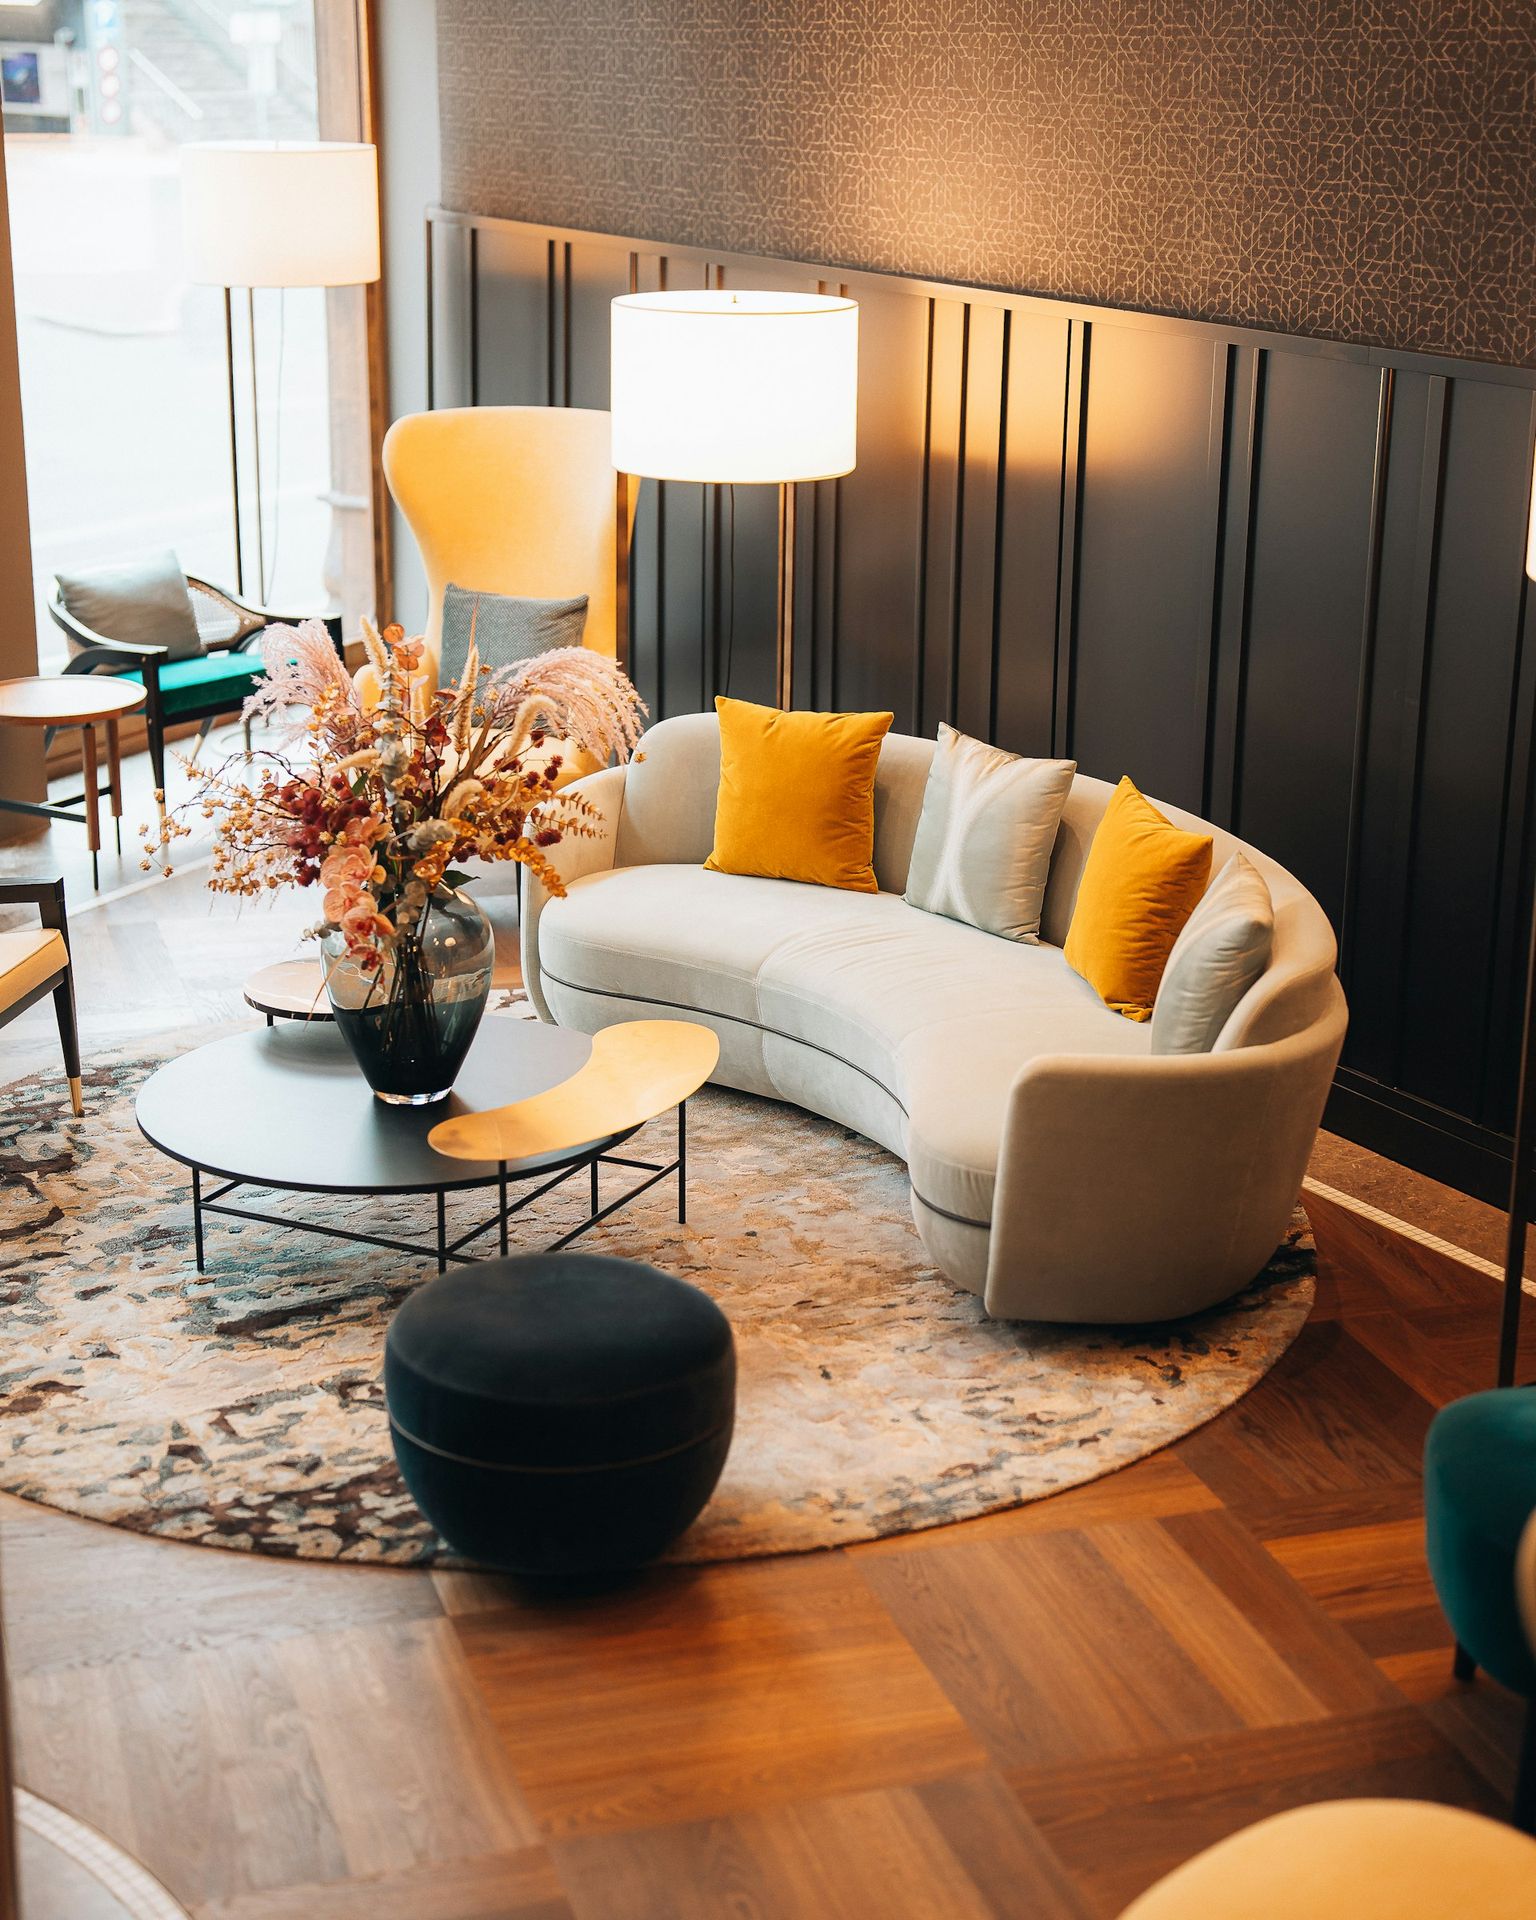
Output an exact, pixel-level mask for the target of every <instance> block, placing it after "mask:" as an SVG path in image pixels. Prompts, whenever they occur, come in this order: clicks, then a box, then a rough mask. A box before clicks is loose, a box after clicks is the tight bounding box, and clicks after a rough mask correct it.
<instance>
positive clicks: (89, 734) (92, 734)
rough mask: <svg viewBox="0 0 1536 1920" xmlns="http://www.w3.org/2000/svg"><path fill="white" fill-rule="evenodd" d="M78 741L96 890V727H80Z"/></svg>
mask: <svg viewBox="0 0 1536 1920" xmlns="http://www.w3.org/2000/svg"><path fill="white" fill-rule="evenodd" d="M80 742H81V746H82V748H83V757H84V761H85V839H86V845H87V846H88V847H89V848H90V850H91V885H92V886H93V887H95V888H96V889H97V890H98V891H100V888H101V857H100V856H101V813H100V809H99V805H98V802H99V801H100V798H101V795H100V793H99V792H98V788H99V786H100V784H101V773H100V771H99V769H98V767H97V765H96V729H95V727H94V726H93V725H87V726H83V727H82V728H81V729H80Z"/></svg>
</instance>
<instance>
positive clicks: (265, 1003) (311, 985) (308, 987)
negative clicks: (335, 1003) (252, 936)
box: [240, 960, 335, 1027]
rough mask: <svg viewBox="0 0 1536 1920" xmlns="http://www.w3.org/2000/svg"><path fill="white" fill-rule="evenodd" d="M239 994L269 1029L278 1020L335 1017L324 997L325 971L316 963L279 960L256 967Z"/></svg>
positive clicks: (320, 963)
mask: <svg viewBox="0 0 1536 1920" xmlns="http://www.w3.org/2000/svg"><path fill="white" fill-rule="evenodd" d="M240 991H241V993H242V994H243V995H244V998H245V1003H246V1005H247V1006H248V1007H254V1008H255V1009H256V1011H257V1012H258V1013H264V1014H265V1015H266V1016H267V1025H268V1026H269V1027H270V1026H271V1025H273V1023H274V1022H275V1021H278V1020H330V1019H333V1018H334V1017H335V1016H334V1015H333V1014H332V1012H331V1003H330V1001H329V999H327V997H326V992H325V967H324V965H323V963H322V962H321V961H319V960H279V961H276V962H275V963H274V964H273V965H272V966H269V967H258V968H257V969H256V971H255V972H254V973H253V974H252V975H251V976H250V977H249V979H247V981H246V982H245V985H244V986H243V987H242V988H241V989H240Z"/></svg>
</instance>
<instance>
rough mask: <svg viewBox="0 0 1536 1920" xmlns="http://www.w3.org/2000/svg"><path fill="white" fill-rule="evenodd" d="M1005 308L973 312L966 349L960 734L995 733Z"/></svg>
mask: <svg viewBox="0 0 1536 1920" xmlns="http://www.w3.org/2000/svg"><path fill="white" fill-rule="evenodd" d="M1007 318H1008V316H1007V314H1006V313H1005V312H1004V311H1003V309H1002V308H1001V307H984V306H973V307H972V308H971V309H970V326H969V329H968V334H967V340H966V352H965V437H964V441H963V443H962V446H961V450H960V458H961V475H962V486H961V492H960V510H961V519H960V529H959V556H958V559H959V565H958V572H957V578H956V618H955V634H954V645H953V648H952V650H951V655H950V660H951V677H952V691H951V696H950V699H949V701H948V703H947V704H948V707H949V712H950V717H951V718H952V720H953V723H954V725H955V726H957V727H959V728H960V730H961V732H962V733H969V734H973V735H975V736H977V737H978V738H980V739H983V740H990V739H991V738H992V737H993V712H992V662H993V659H994V656H995V651H996V647H995V633H994V619H995V616H996V612H997V536H998V485H999V480H1000V476H1001V472H1002V455H1003V438H1002V436H1003V418H1004V415H1003V398H1004V396H1003V339H1004V335H1005V333H1006V331H1007V325H1006V323H1007Z"/></svg>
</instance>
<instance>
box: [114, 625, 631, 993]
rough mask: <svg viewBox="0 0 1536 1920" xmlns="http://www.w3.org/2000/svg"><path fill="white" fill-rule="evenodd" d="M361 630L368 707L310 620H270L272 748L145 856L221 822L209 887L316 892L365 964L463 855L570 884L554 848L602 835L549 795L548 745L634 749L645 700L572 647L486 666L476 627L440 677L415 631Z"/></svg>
mask: <svg viewBox="0 0 1536 1920" xmlns="http://www.w3.org/2000/svg"><path fill="white" fill-rule="evenodd" d="M364 639H365V641H366V644H367V649H368V657H369V662H370V664H371V665H372V667H373V669H374V680H373V684H374V686H375V687H376V689H377V694H378V697H377V699H376V701H374V702H370V701H369V700H368V699H365V697H364V695H363V694H362V693H361V692H360V691H359V689H358V686H357V685H356V684H355V683H354V681H353V679H352V677H351V676H350V675H349V674H348V672H347V670H346V668H345V667H344V666H343V664H342V662H341V660H340V659H339V658H338V656H337V653H336V650H335V648H334V647H333V645H332V643H331V640H330V637H329V635H328V634H327V633H326V631H325V628H324V627H323V626H322V625H321V624H320V623H319V622H318V621H306V622H305V623H304V624H303V625H302V626H300V627H297V628H294V627H270V628H268V630H267V632H266V634H265V636H264V638H263V642H262V657H263V661H264V664H265V669H266V671H265V675H264V678H263V679H262V682H261V684H260V686H259V688H258V689H257V691H256V692H255V693H254V694H253V695H252V696H251V698H250V699H249V700H248V701H247V702H246V706H245V713H244V717H245V718H246V719H248V720H259V719H267V718H271V719H274V720H277V721H279V722H280V723H285V725H284V732H283V734H282V735H280V737H279V743H278V745H276V746H275V747H271V748H262V749H259V750H257V751H256V752H255V753H254V754H253V755H252V757H251V759H250V760H249V761H247V760H246V758H245V756H244V755H240V754H236V755H231V756H230V757H229V758H228V759H227V760H226V761H224V762H223V764H222V765H220V766H217V767H215V768H213V769H212V770H211V771H210V772H209V773H208V774H207V775H206V776H205V777H204V778H203V779H202V781H201V782H200V783H199V785H198V786H197V788H196V790H195V791H194V793H193V795H192V797H191V799H190V800H189V801H188V802H186V803H185V805H184V806H183V807H182V808H180V809H178V810H177V811H176V812H174V813H170V814H167V815H166V817H165V823H164V831H163V836H162V837H161V838H160V839H158V840H156V841H154V842H152V843H151V844H150V846H149V848H148V853H149V856H150V858H148V859H146V860H145V862H144V865H145V867H146V868H147V867H149V866H150V865H151V862H152V860H154V859H155V858H157V857H158V858H159V859H161V861H162V862H164V856H165V850H166V842H167V841H168V840H170V839H174V838H178V837H183V836H185V835H187V834H189V833H190V832H191V830H192V829H191V827H190V826H189V824H188V822H187V817H186V816H187V815H188V814H191V813H200V814H201V815H202V817H203V818H204V819H206V820H209V821H211V822H213V823H214V850H213V872H212V874H211V876H210V878H209V882H208V884H209V886H210V887H211V888H213V890H214V891H215V892H219V893H235V894H244V895H252V894H258V893H261V892H262V891H263V890H265V889H267V888H273V887H282V886H288V885H295V886H301V887H307V886H316V885H318V886H320V887H322V888H323V889H324V897H323V903H322V906H323V914H324V919H323V922H322V925H321V927H320V928H317V932H324V931H327V930H329V929H339V930H340V932H341V933H342V934H343V935H344V936H345V940H346V946H347V951H348V955H349V957H351V958H353V959H355V960H356V961H357V963H358V965H359V966H361V967H362V968H363V969H364V970H365V971H368V970H375V969H377V968H378V967H379V966H380V965H381V964H382V961H383V958H384V956H385V954H386V953H387V951H388V950H389V948H390V946H391V944H392V943H394V942H395V941H397V940H398V939H400V938H401V937H404V936H408V935H409V934H410V933H411V932H412V930H413V929H414V927H415V926H416V924H417V923H418V922H419V920H420V918H421V915H422V913H423V911H424V909H425V907H426V904H427V902H428V900H429V898H430V896H431V894H432V891H433V889H434V888H436V887H438V886H439V885H441V884H445V883H446V884H447V885H450V886H455V885H458V884H461V883H462V882H463V880H464V879H466V878H467V877H468V876H467V875H464V874H462V873H461V872H459V871H457V869H458V867H459V865H460V863H461V862H463V861H466V860H471V859H476V860H485V861H502V860H515V861H518V862H519V863H521V864H522V865H523V866H525V867H527V868H528V869H529V870H530V871H531V872H533V873H535V874H537V875H538V877H539V878H540V880H542V881H543V882H544V884H545V885H546V886H547V887H548V888H549V889H550V891H551V892H552V893H555V894H560V893H563V892H564V888H563V886H562V885H561V882H560V878H559V875H558V874H557V873H556V871H555V870H554V868H553V867H552V866H551V864H550V862H549V859H548V849H549V848H550V847H553V846H555V845H557V844H558V843H559V842H560V841H561V840H563V839H565V838H567V837H568V836H574V837H577V838H582V837H590V836H591V835H592V833H593V832H594V831H595V828H594V827H593V825H592V818H593V816H592V809H591V807H590V806H589V805H588V803H587V802H586V800H584V799H583V797H582V796H581V795H580V794H579V793H576V792H570V791H560V790H559V782H560V775H561V769H562V764H563V763H562V759H561V756H560V753H559V752H558V751H553V752H552V751H550V747H551V743H553V742H556V741H560V740H564V741H569V742H570V743H572V745H573V746H575V747H576V748H578V749H582V750H584V751H585V752H586V753H588V754H590V755H592V756H594V757H595V758H596V759H597V760H598V761H599V762H600V763H601V762H606V761H607V760H608V759H609V758H610V757H612V756H615V755H616V756H617V757H618V758H619V759H620V760H625V759H628V758H629V756H630V755H631V754H632V753H633V752H634V749H635V746H636V743H637V742H638V740H639V738H640V732H641V728H642V725H643V720H644V715H645V711H646V709H645V706H644V703H643V702H642V701H641V699H640V696H639V694H638V693H637V692H636V690H635V688H634V686H633V685H632V684H631V682H630V681H629V680H628V679H627V678H626V676H625V675H624V673H623V672H622V671H621V670H620V669H619V667H618V666H617V665H616V664H615V663H614V662H613V661H612V660H609V659H607V658H606V657H605V656H603V655H602V654H598V653H594V652H592V651H590V650H588V649H586V648H582V647H561V648H557V649H555V650H553V651H551V652H548V653H543V654H539V655H537V656H536V657H535V658H533V659H530V660H523V661H519V662H518V663H517V664H516V665H515V666H510V667H499V668H497V669H495V670H494V671H492V670H491V669H489V668H486V667H483V666H482V665H481V664H480V661H479V656H478V653H477V650H476V648H475V645H474V639H473V627H472V628H471V641H470V651H469V658H468V661H467V662H466V665H465V668H464V672H463V673H462V674H461V675H460V677H459V680H458V681H457V682H456V683H455V684H453V685H450V686H446V687H436V686H435V685H434V678H435V676H434V674H433V673H432V671H431V670H430V666H429V663H428V662H427V660H426V659H425V649H424V646H423V643H422V642H421V641H420V640H419V639H416V640H408V639H407V638H406V637H405V635H404V632H403V630H402V629H401V628H399V627H387V628H386V629H385V630H384V632H383V633H382V634H380V633H378V632H377V631H375V630H374V629H373V628H372V627H369V626H366V625H365V628H364ZM296 736H298V737H304V736H307V752H306V754H305V755H304V756H303V758H302V759H300V758H297V757H292V758H291V757H290V754H289V751H288V749H289V747H290V746H291V744H292V742H293V740H294V738H295V737H296ZM146 831H147V830H146ZM165 871H166V872H167V873H168V872H169V871H170V867H169V865H168V864H166V865H165Z"/></svg>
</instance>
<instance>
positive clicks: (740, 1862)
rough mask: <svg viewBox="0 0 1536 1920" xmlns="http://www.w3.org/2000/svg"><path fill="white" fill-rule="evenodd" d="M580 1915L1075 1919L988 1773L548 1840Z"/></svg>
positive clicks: (596, 1919) (1057, 1871)
mask: <svg viewBox="0 0 1536 1920" xmlns="http://www.w3.org/2000/svg"><path fill="white" fill-rule="evenodd" d="M554 1852H555V1857H556V1860H557V1861H558V1863H559V1866H560V1870H561V1873H562V1875H563V1876H564V1879H565V1882H566V1885H567V1887H568V1888H569V1890H570V1895H571V1900H572V1903H573V1905H574V1906H575V1909H576V1911H577V1913H578V1915H579V1916H580V1920H659V1917H660V1916H662V1915H665V1916H667V1920H719V1916H720V1915H722V1914H726V1913H728V1914H730V1915H732V1916H736V1920H748V1917H749V1916H750V1917H751V1920H869V1917H870V1916H872V1915H877V1914H878V1915H885V1914H901V1915H903V1916H904V1917H905V1920H1007V1917H1008V1916H1012V1915H1019V1914H1026V1913H1027V1914H1028V1915H1030V1916H1031V1920H1085V1909H1084V1907H1083V1905H1082V1903H1081V1901H1080V1900H1079V1898H1078V1896H1077V1894H1076V1893H1075V1891H1074V1890H1073V1888H1072V1886H1071V1883H1070V1881H1069V1880H1068V1878H1067V1876H1066V1874H1065V1873H1064V1872H1063V1870H1062V1868H1061V1865H1060V1863H1059V1862H1058V1861H1057V1860H1056V1858H1055V1856H1054V1854H1053V1853H1052V1852H1051V1850H1050V1848H1049V1847H1048V1846H1047V1845H1046V1844H1045V1843H1044V1841H1043V1840H1042V1839H1041V1837H1040V1835H1039V1833H1038V1832H1037V1831H1036V1829H1035V1828H1034V1826H1033V1824H1032V1823H1031V1822H1030V1820H1029V1819H1028V1817H1027V1816H1026V1815H1025V1813H1024V1811H1023V1809H1022V1807H1021V1806H1020V1804H1019V1802H1018V1801H1017V1799H1016V1798H1015V1797H1014V1796H1013V1795H1012V1794H1011V1793H1010V1792H1009V1790H1008V1788H1007V1786H1006V1784H1005V1783H1004V1782H1003V1781H1002V1780H1001V1779H1000V1778H999V1777H998V1776H997V1775H995V1774H991V1773H983V1774H965V1775H961V1776H959V1777H956V1778H952V1779H948V1780H944V1781H939V1782H934V1783H932V1784H930V1785H928V1786H925V1787H907V1788H895V1789H883V1790H879V1791H875V1792H871V1793H862V1794H846V1795H841V1796H838V1797H835V1798H829V1799H821V1800H809V1801H804V1800H802V1801H790V1802H786V1803H785V1804H784V1805H782V1806H778V1807H771V1808H766V1809H760V1810H758V1811H755V1812H751V1813H740V1814H736V1815H733V1816H729V1817H725V1818H721V1819H717V1820H711V1821H700V1822H693V1823H688V1824H683V1825H675V1826H668V1827H661V1828H649V1829H645V1830H642V1831H638V1832H628V1833H621V1834H600V1835H592V1836H589V1837H586V1838H583V1839H576V1840H568V1841H564V1842H560V1843H557V1844H556V1846H555V1848H554Z"/></svg>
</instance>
